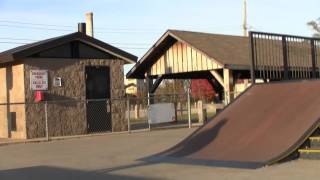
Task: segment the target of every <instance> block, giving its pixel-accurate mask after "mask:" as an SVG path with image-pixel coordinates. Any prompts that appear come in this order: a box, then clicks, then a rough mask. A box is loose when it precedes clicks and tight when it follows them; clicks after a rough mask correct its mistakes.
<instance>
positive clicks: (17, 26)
mask: <svg viewBox="0 0 320 180" xmlns="http://www.w3.org/2000/svg"><path fill="white" fill-rule="evenodd" d="M0 26H1V27H13V28H21V29H36V30H49V31H68V32H70V31H72V30H67V29H56V28H44V27H28V26H19V25H3V24H0Z"/></svg>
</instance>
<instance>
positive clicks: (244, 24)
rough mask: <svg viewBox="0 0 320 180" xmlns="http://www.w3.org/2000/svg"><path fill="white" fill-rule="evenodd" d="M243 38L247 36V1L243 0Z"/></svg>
mask: <svg viewBox="0 0 320 180" xmlns="http://www.w3.org/2000/svg"><path fill="white" fill-rule="evenodd" d="M242 28H243V36H248V25H247V0H243V25H242Z"/></svg>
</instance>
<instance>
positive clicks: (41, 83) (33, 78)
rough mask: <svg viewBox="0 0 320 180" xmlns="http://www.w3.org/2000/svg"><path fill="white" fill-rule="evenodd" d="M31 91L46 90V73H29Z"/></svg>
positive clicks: (39, 71)
mask: <svg viewBox="0 0 320 180" xmlns="http://www.w3.org/2000/svg"><path fill="white" fill-rule="evenodd" d="M30 84H31V90H34V91H39V90H48V71H47V70H31V71H30Z"/></svg>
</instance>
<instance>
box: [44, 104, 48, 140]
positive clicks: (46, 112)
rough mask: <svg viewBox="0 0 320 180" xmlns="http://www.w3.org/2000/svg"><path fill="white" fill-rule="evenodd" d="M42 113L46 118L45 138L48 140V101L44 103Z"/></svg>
mask: <svg viewBox="0 0 320 180" xmlns="http://www.w3.org/2000/svg"><path fill="white" fill-rule="evenodd" d="M44 114H45V120H46V139H47V141H49V127H48V101H46V102H45V104H44Z"/></svg>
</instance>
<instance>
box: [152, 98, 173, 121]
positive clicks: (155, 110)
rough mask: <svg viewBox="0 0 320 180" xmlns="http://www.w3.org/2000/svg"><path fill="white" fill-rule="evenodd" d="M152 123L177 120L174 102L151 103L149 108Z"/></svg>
mask: <svg viewBox="0 0 320 180" xmlns="http://www.w3.org/2000/svg"><path fill="white" fill-rule="evenodd" d="M148 117H149V123H150V124H158V123H165V122H173V121H175V111H174V104H173V103H159V104H151V105H150V106H149V109H148Z"/></svg>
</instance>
